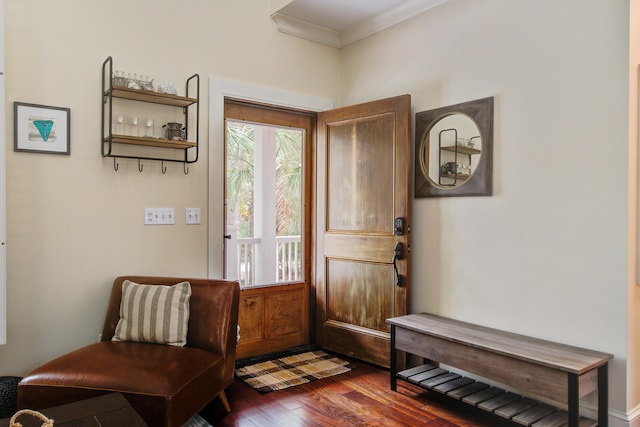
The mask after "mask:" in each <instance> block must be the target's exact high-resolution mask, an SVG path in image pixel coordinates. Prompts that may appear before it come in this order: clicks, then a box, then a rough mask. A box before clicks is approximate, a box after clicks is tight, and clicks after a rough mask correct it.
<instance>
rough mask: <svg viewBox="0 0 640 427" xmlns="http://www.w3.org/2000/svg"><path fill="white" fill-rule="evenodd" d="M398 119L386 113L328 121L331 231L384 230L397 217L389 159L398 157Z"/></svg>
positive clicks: (328, 202) (329, 228) (329, 221)
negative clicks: (395, 139) (395, 126)
mask: <svg viewBox="0 0 640 427" xmlns="http://www.w3.org/2000/svg"><path fill="white" fill-rule="evenodd" d="M393 119H394V117H393V115H392V114H386V115H384V116H379V117H371V118H369V117H368V118H366V119H364V120H358V119H352V120H347V121H344V122H342V123H336V124H331V125H329V126H328V129H327V132H328V135H327V137H328V138H327V144H328V147H327V149H328V153H329V154H328V165H327V166H328V177H327V189H328V200H327V204H328V205H329V211H328V221H327V222H328V227H327V228H328V231H332V230H336V231H359V232H365V231H366V232H375V233H384V232H385V231H386V229H387V228H388V227H386V226H387V225H388V224H389V221H390V220H391V221H393V203H392V202H391V203H390V202H389V201H388V195H389V194H393V187H394V182H393V178H391V177H393V163H392V162H388V161H385V159H393V149H394V146H393V145H392V144H389V143H388V141H393V121H394V120H393ZM357 141H367V144H362V143H357ZM371 165H378V166H381V167H382V168H383V169H382V170H376V169H374V168H372V167H371Z"/></svg>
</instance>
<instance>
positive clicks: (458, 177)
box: [438, 128, 482, 187]
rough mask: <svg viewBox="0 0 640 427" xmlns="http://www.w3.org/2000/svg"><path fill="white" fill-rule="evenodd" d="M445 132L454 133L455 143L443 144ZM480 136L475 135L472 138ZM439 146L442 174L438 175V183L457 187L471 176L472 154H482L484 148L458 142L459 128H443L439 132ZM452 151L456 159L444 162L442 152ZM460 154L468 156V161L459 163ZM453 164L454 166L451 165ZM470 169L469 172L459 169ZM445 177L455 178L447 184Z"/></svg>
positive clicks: (448, 178)
mask: <svg viewBox="0 0 640 427" xmlns="http://www.w3.org/2000/svg"><path fill="white" fill-rule="evenodd" d="M445 132H452V133H453V135H454V136H453V141H454V142H455V143H454V145H442V134H443V133H445ZM475 138H479V137H474V138H472V139H475ZM438 148H439V156H438V163H439V164H440V174H439V175H438V184H440V185H442V186H444V187H455V186H456V185H458V182H459V181H467V180H468V179H469V178H471V156H474V155H477V154H482V150H478V149H477V148H474V147H471V146H469V145H463V144H458V130H457V129H453V128H452V129H443V130H441V131H440V133H439V134H438ZM443 151H445V152H450V153H454V161H453V162H443V159H442V152H443ZM458 154H462V155H465V156H467V161H466V163H463V164H459V163H458ZM452 164H453V167H449V166H450V165H452ZM460 169H462V170H464V169H468V170H469V173H468V174H467V173H460V172H459V170H460ZM443 178H445V179H447V180H453V182H452V183H450V184H445V183H443V182H442V179H443Z"/></svg>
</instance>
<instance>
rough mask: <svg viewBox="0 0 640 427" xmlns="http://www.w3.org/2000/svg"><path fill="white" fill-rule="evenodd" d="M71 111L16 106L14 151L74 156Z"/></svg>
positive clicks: (25, 104)
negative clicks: (72, 151) (72, 152)
mask: <svg viewBox="0 0 640 427" xmlns="http://www.w3.org/2000/svg"><path fill="white" fill-rule="evenodd" d="M70 114H71V110H70V109H69V108H63V107H51V106H48V105H38V104H27V103H24V102H14V103H13V134H14V146H13V149H14V151H28V152H35V153H51V154H66V155H70V154H71V141H70V135H69V133H70V132H69V130H70Z"/></svg>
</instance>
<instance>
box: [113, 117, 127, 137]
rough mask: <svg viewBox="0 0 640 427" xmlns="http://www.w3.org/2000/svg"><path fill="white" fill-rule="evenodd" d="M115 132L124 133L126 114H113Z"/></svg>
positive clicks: (117, 133)
mask: <svg viewBox="0 0 640 427" xmlns="http://www.w3.org/2000/svg"><path fill="white" fill-rule="evenodd" d="M113 133H114V134H116V135H124V114H116V115H114V116H113Z"/></svg>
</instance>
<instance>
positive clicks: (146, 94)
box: [105, 86, 198, 108]
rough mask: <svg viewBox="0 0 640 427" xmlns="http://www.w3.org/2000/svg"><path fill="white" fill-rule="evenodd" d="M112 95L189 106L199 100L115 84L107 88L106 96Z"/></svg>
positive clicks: (153, 102) (175, 105)
mask: <svg viewBox="0 0 640 427" xmlns="http://www.w3.org/2000/svg"><path fill="white" fill-rule="evenodd" d="M109 92H111V95H112V96H113V97H114V98H121V99H130V100H132V101H140V102H150V103H152V104H162V105H171V106H174V107H182V108H185V107H188V106H190V105H192V104H196V103H197V102H198V99H197V98H187V97H184V96H178V95H172V94H168V93H157V92H151V91H148V90H141V89H131V88H128V87H123V86H113V87H111V88H110V89H107V90H106V92H105V96H108V95H109Z"/></svg>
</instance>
